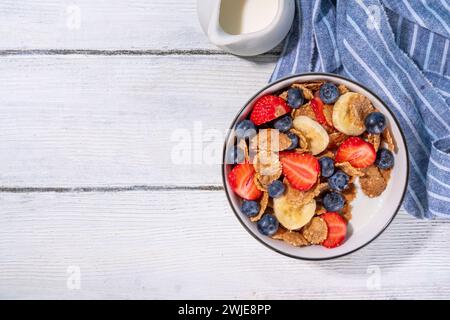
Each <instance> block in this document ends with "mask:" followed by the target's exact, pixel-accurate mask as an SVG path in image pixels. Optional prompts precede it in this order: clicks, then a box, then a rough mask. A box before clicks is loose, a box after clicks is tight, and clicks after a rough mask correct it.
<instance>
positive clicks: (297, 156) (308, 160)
mask: <svg viewBox="0 0 450 320" xmlns="http://www.w3.org/2000/svg"><path fill="white" fill-rule="evenodd" d="M280 162H281V167H282V170H283V174H284V175H285V177H286V178H287V179H288V181H289V184H290V185H291V186H292V187H293V188H295V189H298V190H301V191H307V190H309V189H311V188H312V187H313V186H314V184H315V183H316V182H317V177H318V176H319V170H320V166H319V161H317V159H316V158H314V157H313V156H312V155H310V154H309V153H297V152H281V153H280Z"/></svg>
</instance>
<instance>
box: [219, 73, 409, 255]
mask: <svg viewBox="0 0 450 320" xmlns="http://www.w3.org/2000/svg"><path fill="white" fill-rule="evenodd" d="M223 163H224V164H223V167H222V174H223V182H224V188H225V192H226V194H227V197H228V200H229V203H230V205H231V207H232V209H233V211H234V213H235V215H236V217H237V218H238V219H239V221H240V222H241V223H242V225H243V226H244V227H245V228H246V229H247V231H248V232H250V234H252V235H253V236H254V237H255V238H256V239H257V240H259V241H260V242H261V243H263V244H264V245H266V246H267V247H269V248H271V249H273V250H275V251H277V252H279V253H282V254H285V255H287V256H290V257H294V258H299V259H307V260H325V259H332V258H337V257H340V256H343V255H346V254H349V253H351V252H354V251H356V250H358V249H360V248H362V247H364V246H365V245H367V244H368V243H370V242H371V241H373V240H374V239H375V238H376V237H377V236H378V235H380V234H381V233H382V232H383V231H384V230H385V229H386V228H387V226H388V225H389V223H390V222H391V221H392V220H393V218H394V217H395V215H396V213H397V212H398V210H399V208H400V206H401V203H402V200H403V197H404V194H405V192H406V186H407V180H408V152H407V147H406V144H405V139H404V137H403V134H402V132H401V129H400V127H399V125H398V122H397V120H396V119H395V116H394V115H393V113H392V112H391V111H390V110H389V109H388V107H387V106H386V105H385V104H384V103H383V102H382V101H381V100H380V99H379V98H378V97H377V96H376V95H375V94H373V93H372V92H371V91H370V90H368V89H367V88H364V87H363V86H362V85H360V84H357V83H355V82H354V81H351V80H348V79H346V78H343V77H341V76H338V75H333V74H325V73H309V74H300V75H293V76H290V77H287V78H284V79H281V80H279V81H277V82H275V83H272V84H269V85H267V86H266V87H264V88H263V89H262V90H261V91H259V92H258V93H257V94H256V95H255V96H254V97H253V98H252V99H250V101H249V102H248V103H247V104H246V105H245V106H244V107H243V108H242V109H241V111H240V112H239V113H238V115H237V116H236V118H235V119H234V121H233V123H232V125H231V131H230V134H229V135H228V136H227V138H226V141H225V147H224V153H223Z"/></svg>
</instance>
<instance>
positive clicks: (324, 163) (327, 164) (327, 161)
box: [319, 157, 334, 178]
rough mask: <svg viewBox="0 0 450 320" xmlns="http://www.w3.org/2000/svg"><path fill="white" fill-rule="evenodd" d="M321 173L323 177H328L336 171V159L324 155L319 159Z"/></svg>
mask: <svg viewBox="0 0 450 320" xmlns="http://www.w3.org/2000/svg"><path fill="white" fill-rule="evenodd" d="M319 164H320V174H321V175H322V177H325V178H328V177H331V175H332V174H333V173H334V161H333V159H331V158H330V157H322V158H320V159H319Z"/></svg>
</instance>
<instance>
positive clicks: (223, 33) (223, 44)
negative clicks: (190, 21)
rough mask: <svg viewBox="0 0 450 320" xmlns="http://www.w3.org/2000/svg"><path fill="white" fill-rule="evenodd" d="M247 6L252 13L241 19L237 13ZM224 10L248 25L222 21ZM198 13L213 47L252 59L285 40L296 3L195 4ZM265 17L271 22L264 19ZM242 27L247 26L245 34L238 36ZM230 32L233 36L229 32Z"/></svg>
mask: <svg viewBox="0 0 450 320" xmlns="http://www.w3.org/2000/svg"><path fill="white" fill-rule="evenodd" d="M225 1H229V2H228V3H223V2H225ZM246 1H253V3H249V2H246ZM255 1H259V2H255ZM230 5H231V6H233V5H234V7H230ZM246 5H252V7H251V9H252V10H254V12H250V15H249V14H246V15H244V14H242V15H240V13H239V12H237V11H239V10H244V9H245V6H246ZM264 5H265V6H266V7H261V6H264ZM226 6H228V7H226ZM274 8H275V9H274ZM247 9H248V7H247ZM223 10H228V11H227V12H230V10H234V12H231V15H234V16H238V17H239V16H240V17H241V18H242V19H248V21H231V20H230V21H226V20H225V21H224V19H227V15H226V14H225V13H224V11H223ZM274 11H276V12H274ZM197 13H198V17H199V21H200V24H201V26H202V28H203V31H204V32H205V33H206V34H207V36H208V38H209V39H210V41H211V42H212V43H213V44H215V45H216V46H218V47H220V48H222V49H224V50H226V51H229V52H231V53H233V54H236V55H240V56H253V55H258V54H261V53H264V52H267V51H269V50H271V49H273V48H274V47H275V46H277V45H278V44H279V43H280V42H281V41H282V40H283V39H284V37H285V36H286V34H287V33H288V32H289V29H290V28H291V25H292V21H293V19H294V13H295V3H294V0H266V1H260V0H197ZM247 13H248V12H247ZM268 15H271V16H270V17H271V19H267V17H268ZM266 20H268V21H266ZM224 24H227V27H225V28H224ZM241 25H242V26H247V30H244V31H243V32H239V31H240V30H239V29H240V28H239V26H241ZM252 28H253V29H252ZM224 29H225V30H224ZM231 29H233V30H234V32H229V30H231Z"/></svg>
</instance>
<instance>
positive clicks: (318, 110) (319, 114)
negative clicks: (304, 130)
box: [310, 97, 328, 126]
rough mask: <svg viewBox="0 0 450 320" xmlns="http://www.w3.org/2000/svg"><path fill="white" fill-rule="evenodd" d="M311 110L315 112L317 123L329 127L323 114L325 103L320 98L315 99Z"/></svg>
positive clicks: (312, 101)
mask: <svg viewBox="0 0 450 320" xmlns="http://www.w3.org/2000/svg"><path fill="white" fill-rule="evenodd" d="M310 104H311V109H312V110H313V111H314V115H315V116H316V119H317V122H319V123H320V124H321V125H323V126H328V121H327V118H326V117H325V114H324V113H323V102H322V100H320V98H318V97H314V98H313V99H312V100H311V102H310Z"/></svg>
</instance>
